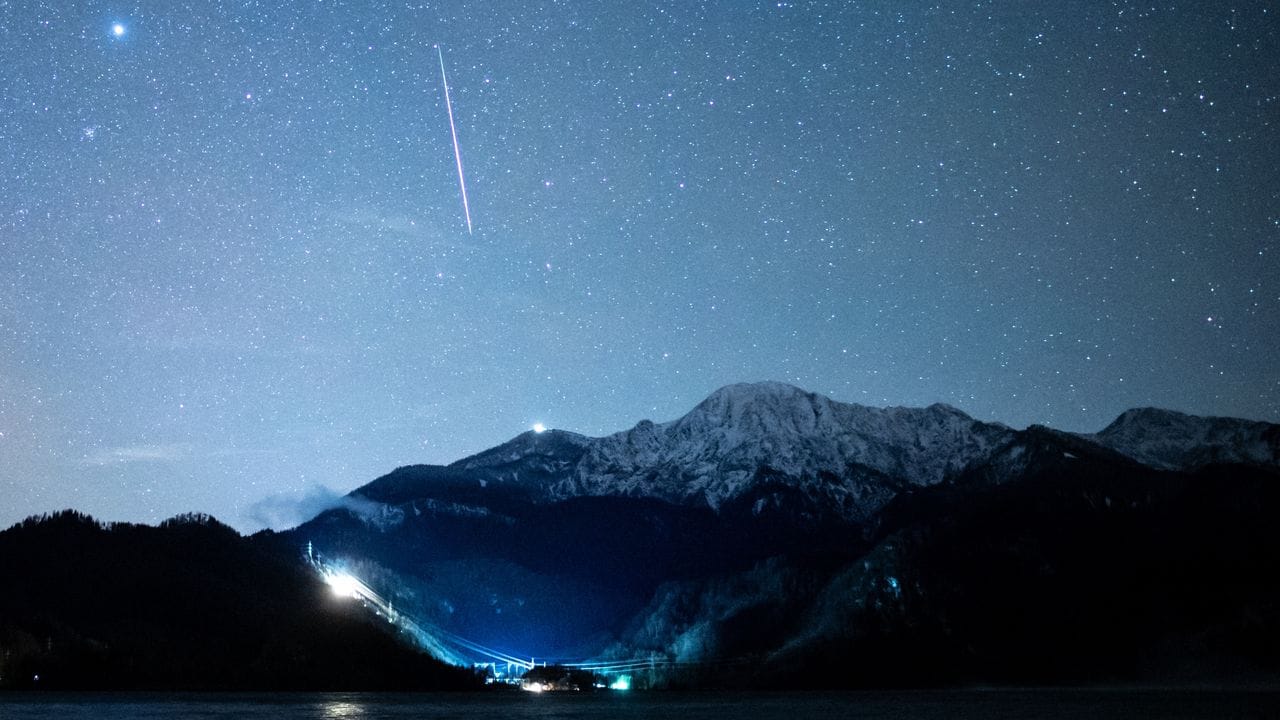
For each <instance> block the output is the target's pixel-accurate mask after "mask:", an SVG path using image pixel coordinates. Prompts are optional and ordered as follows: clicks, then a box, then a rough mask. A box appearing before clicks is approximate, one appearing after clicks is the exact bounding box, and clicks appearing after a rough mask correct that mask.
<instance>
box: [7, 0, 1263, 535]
mask: <svg viewBox="0 0 1280 720" xmlns="http://www.w3.org/2000/svg"><path fill="white" fill-rule="evenodd" d="M1270 5H1271V3H1267V2H1241V3H1235V4H1234V5H1229V4H1225V3H1218V2H1200V3H1195V2H1179V3H1167V2H1158V3H1154V2H1148V3H1143V4H1133V3H1129V2H1115V3H1113V2H1101V1H1098V2H1093V1H1090V2H1053V3H1048V2H1045V3H1039V2H1034V3H1033V2H1021V1H1010V2H954V3H950V2H948V3H941V4H937V5H933V6H928V7H926V6H925V5H924V3H908V2H901V1H900V0H892V1H886V2H843V1H833V2H781V3H779V2H770V3H752V2H745V1H743V2H723V3H709V4H707V5H706V6H703V4H701V3H694V2H667V3H646V2H585V1H584V2H569V1H566V2H537V1H536V0H534V1H532V2H526V1H525V0H509V1H502V2H462V1H458V2H443V3H429V4H427V3H418V2H412V1H410V2H405V1H403V0H401V1H400V2H386V3H382V2H369V1H365V0H361V1H360V2H356V1H354V0H353V1H352V2H333V1H324V2H321V1H319V0H306V1H303V0H294V1H292V2H287V1H285V0H281V1H280V2H275V1H263V2H231V1H210V2H205V1H198V2H195V1H193V2H174V1H172V0H163V1H161V0H157V1H156V2H137V3H128V2H122V3H105V2H69V1H63V0H58V1H56V2H48V3H45V2H37V1H35V0H18V1H16V2H14V1H9V2H5V1H3V0H0V88H2V89H3V93H2V101H3V104H2V105H0V147H2V150H0V526H7V525H9V524H10V523H12V522H15V521H17V520H19V519H21V518H23V517H25V516H27V515H30V514H34V513H39V512H45V511H52V510H56V509H60V508H64V507H74V508H77V509H80V510H83V511H87V512H90V513H93V514H94V515H96V516H99V517H100V518H102V519H108V520H132V521H144V522H154V521H157V520H160V519H163V518H165V517H168V516H170V515H173V514H175V513H179V512H184V511H204V512H209V513H213V514H214V515H216V516H218V517H219V518H221V519H223V520H224V521H227V522H229V523H231V524H232V525H234V526H236V527H237V528H240V529H243V530H250V529H256V528H258V527H262V526H263V525H264V524H276V525H279V524H282V523H286V522H288V521H291V520H297V519H300V518H299V517H297V513H299V512H304V511H305V510H306V509H307V508H308V507H314V506H315V505H316V504H318V503H321V502H323V501H324V500H325V499H326V497H327V496H328V495H329V493H330V492H331V491H336V492H346V491H349V490H351V489H352V488H354V487H357V486H359V485H361V484H363V483H365V482H367V481H369V480H371V479H373V478H374V477H376V476H378V475H380V474H382V473H385V472H387V471H389V470H391V469H392V468H394V467H396V466H398V465H404V464H409V463H419V462H436V463H442V462H449V461H452V460H455V459H458V458H460V457H462V456H464V455H466V454H468V453H471V452H475V451H479V450H481V449H484V448H487V447H489V446H492V445H495V444H497V443H499V442H502V441H504V440H506V439H508V438H510V437H511V436H514V435H516V434H518V433H520V432H522V431H524V430H526V429H528V428H529V427H530V426H531V425H533V424H534V423H545V424H546V425H547V426H549V427H557V428H563V429H568V430H575V431H578V432H582V433H586V434H591V435H600V434H605V433H609V432H613V431H616V430H621V429H625V428H627V427H630V426H631V425H633V424H634V423H635V422H636V421H638V420H640V419H642V418H651V419H653V420H655V421H665V420H670V419H673V418H675V417H678V416H679V415H681V414H683V413H684V412H686V411H687V410H689V409H690V408H691V407H692V406H693V405H694V404H695V403H697V402H698V401H699V400H700V399H702V398H703V397H704V396H705V395H707V394H708V393H710V392H711V391H713V390H714V389H716V388H717V387H719V386H721V385H724V384H727V383H731V382H741V381H754V380H763V379H772V380H780V381H785V382H790V383H793V384H796V385H799V386H801V387H803V388H806V389H808V390H812V391H815V392H820V393H824V394H827V395H830V396H831V397H832V398H835V399H837V400H842V401H850V402H858V403H864V404H869V405H925V404H929V403H932V402H946V403H950V404H952V405H955V406H957V407H959V408H961V409H962V410H965V411H966V412H968V413H970V414H972V415H974V416H975V417H978V418H981V419H986V420H999V421H1002V422H1005V423H1007V424H1010V425H1012V426H1015V427H1023V426H1025V425H1027V424H1029V423H1045V424H1049V425H1052V426H1054V427H1058V428H1061V429H1067V430H1081V431H1095V430H1098V429H1101V428H1102V427H1103V426H1104V425H1105V424H1106V423H1107V422H1109V421H1110V420H1111V419H1113V418H1114V417H1115V416H1116V415H1117V414H1118V413H1120V412H1121V411H1122V410H1124V409H1126V408H1129V407H1134V406H1143V405H1156V406H1161V407H1168V408H1174V409H1179V410H1184V411H1188V412H1193V413H1197V414H1214V415H1235V416H1242V417H1250V418H1257V419H1265V420H1271V421H1277V420H1280V361H1278V360H1277V352H1278V351H1280V341H1278V340H1277V338H1280V133H1278V130H1280V127H1278V126H1280V23H1278V22H1277V20H1278V18H1277V15H1280V10H1276V9H1275V8H1274V6H1272V7H1271V8H1270V9H1269V6H1270ZM437 44H439V45H440V47H441V49H442V51H443V56H444V62H445V64H446V67H447V71H448V81H449V89H450V94H451V99H452V103H453V113H454V117H455V121H456V125H457V138H458V144H459V147H460V150H461V157H462V164H463V168H464V171H465V178H466V185H467V192H468V198H469V202H470V209H471V216H472V220H473V222H474V234H468V232H467V225H466V220H465V217H464V215H463V209H462V202H461V194H460V190H459V183H458V173H457V167H456V165H455V157H454V153H453V144H452V140H451V136H450V129H449V120H448V116H447V114H446V107H445V96H444V91H443V86H442V84H441V78H440V64H439V59H438V56H437V50H436V45H437ZM297 503H302V505H303V506H304V507H301V508H299V507H295V505H296V504H297Z"/></svg>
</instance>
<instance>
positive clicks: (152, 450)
mask: <svg viewBox="0 0 1280 720" xmlns="http://www.w3.org/2000/svg"><path fill="white" fill-rule="evenodd" d="M192 454H193V446H192V445H191V444H189V443H160V444H152V445H126V446H123V447H109V448H102V449H100V450H98V451H97V452H94V453H93V454H91V455H86V456H85V457H84V458H82V459H81V460H80V464H81V465H84V466H88V467H109V466H112V465H125V464H128V463H167V462H177V461H179V460H186V459H188V458H190V457H191V456H192Z"/></svg>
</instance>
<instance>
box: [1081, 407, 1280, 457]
mask: <svg viewBox="0 0 1280 720" xmlns="http://www.w3.org/2000/svg"><path fill="white" fill-rule="evenodd" d="M1087 437H1090V438H1091V439H1093V440H1095V441H1097V442H1099V443H1101V444H1103V445H1105V446H1107V447H1109V448H1111V449H1113V450H1117V451H1119V452H1121V453H1124V454H1125V455H1128V456H1129V457H1131V458H1133V459H1135V460H1137V461H1138V462H1141V463H1144V464H1146V465H1150V466H1152V467H1157V468H1162V469H1168V470H1191V469H1195V468H1197V467H1201V466H1204V465H1208V464H1210V463H1244V464H1248V465H1264V466H1271V467H1277V466H1280V425H1273V424H1271V423H1265V422H1258V421H1254V420H1242V419H1239V418H1228V417H1199V416H1196V415H1187V414H1186V413H1181V412H1178V411H1176V410H1165V409H1162V408H1153V407H1142V408H1134V409H1132V410H1126V411H1125V412H1123V413H1121V414H1120V416H1119V417H1117V418H1116V419H1115V420H1114V421H1112V423H1111V424H1110V425H1108V426H1107V427H1105V428H1104V429H1103V430H1102V431H1101V432H1099V433H1097V434H1095V435H1091V436H1087Z"/></svg>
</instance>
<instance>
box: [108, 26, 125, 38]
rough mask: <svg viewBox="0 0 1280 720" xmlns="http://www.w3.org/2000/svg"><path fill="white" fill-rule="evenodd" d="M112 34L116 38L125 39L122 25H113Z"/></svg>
mask: <svg viewBox="0 0 1280 720" xmlns="http://www.w3.org/2000/svg"><path fill="white" fill-rule="evenodd" d="M111 34H112V35H115V36H116V37H123V36H124V25H122V24H121V23H116V24H115V25H112V26H111Z"/></svg>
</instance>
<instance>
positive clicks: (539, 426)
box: [533, 423, 547, 433]
mask: <svg viewBox="0 0 1280 720" xmlns="http://www.w3.org/2000/svg"><path fill="white" fill-rule="evenodd" d="M533 431H534V432H536V433H544V432H546V431H547V426H546V425H543V424H542V423H534V424H533Z"/></svg>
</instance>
